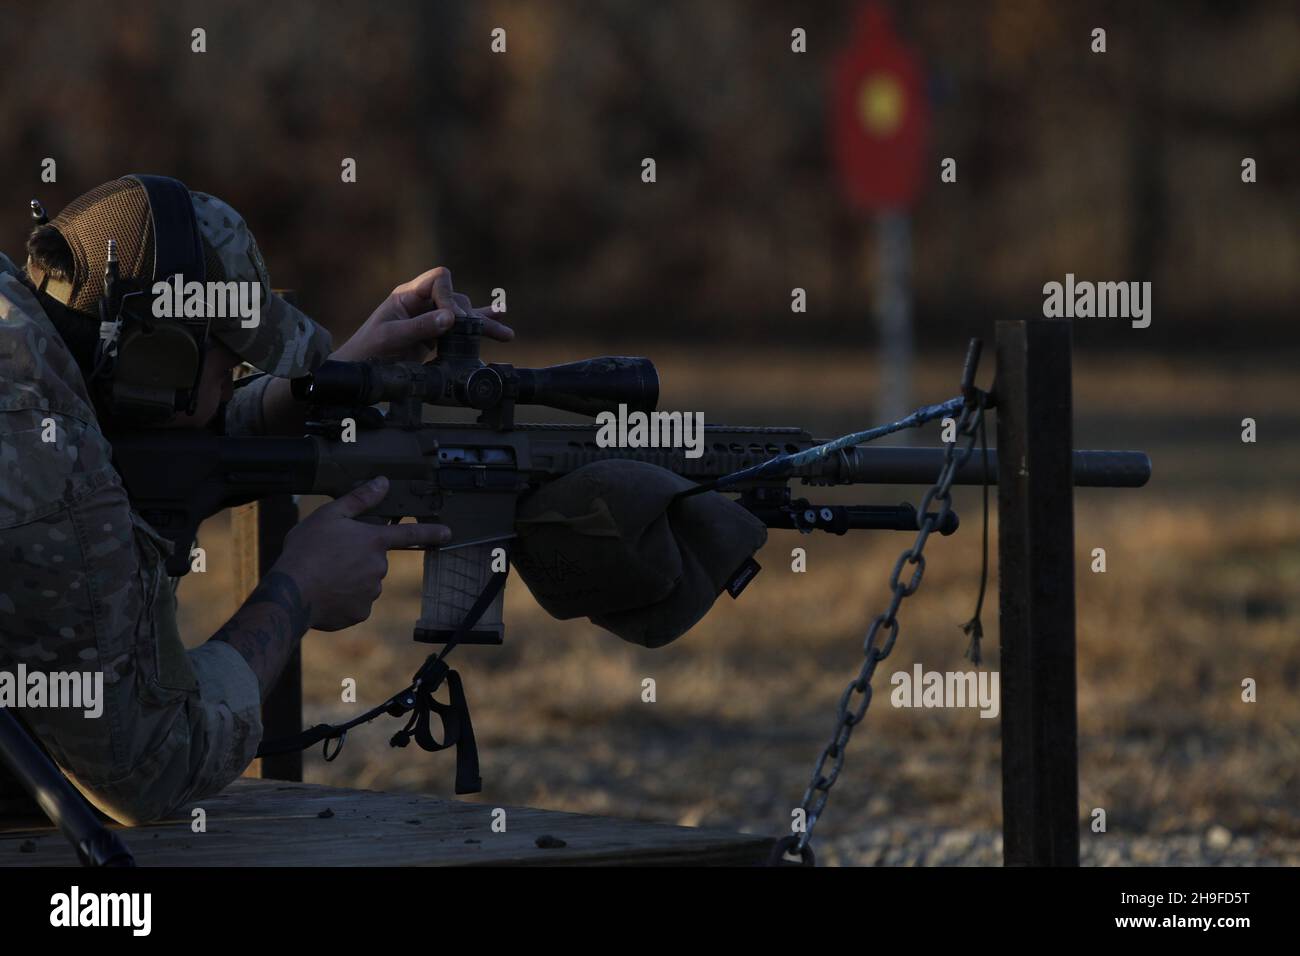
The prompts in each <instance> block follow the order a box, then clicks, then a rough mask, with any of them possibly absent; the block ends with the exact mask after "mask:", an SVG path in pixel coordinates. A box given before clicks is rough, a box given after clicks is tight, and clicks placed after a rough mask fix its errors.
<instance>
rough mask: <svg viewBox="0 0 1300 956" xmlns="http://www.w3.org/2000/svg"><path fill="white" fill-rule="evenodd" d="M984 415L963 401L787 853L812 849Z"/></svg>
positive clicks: (843, 698) (844, 696)
mask: <svg viewBox="0 0 1300 956" xmlns="http://www.w3.org/2000/svg"><path fill="white" fill-rule="evenodd" d="M983 417H984V401H983V396H982V395H981V396H980V397H979V399H978V400H977V401H967V402H966V404H965V405H963V406H962V410H961V416H960V417H959V418H958V420H957V436H956V437H955V438H954V440H953V441H952V442H950V443H949V444H948V447H947V448H946V449H945V450H944V456H943V468H942V469H941V470H940V471H939V477H938V479H937V480H936V481H935V483H934V485H933V487H931V488H930V490H929V491H927V492H926V493H925V497H924V498H922V499H921V506H920V508H918V509H917V511H918V514H920V515H921V520H920V528H919V530H918V532H917V535H916V540H915V541H914V542H913V543H912V546H911V547H909V548H907V549H906V550H905V551H904V552H903V553H902V554H901V555H899V556H898V561H897V562H896V563H895V565H894V570H893V572H892V573H891V574H890V576H889V589H890V590H891V591H892V592H893V599H892V600H891V601H890V603H889V609H888V610H886V611H885V612H884V613H883V614H878V615H877V616H876V617H875V618H874V619H873V620H872V621H871V626H870V627H869V628H868V630H867V636H866V639H865V640H864V641H863V642H862V654H863V661H862V666H861V668H859V670H858V675H857V676H856V677H855V678H854V679H853V680H852V681H850V682H849V685H848V686H847V687H846V688H845V689H844V693H843V694H842V695H841V696H840V703H839V708H838V709H837V711H836V719H835V729H834V731H833V732H832V733H831V739H830V743H828V744H827V745H826V747H825V749H824V750H822V753H821V756H820V757H819V758H818V759H817V764H816V766H814V767H813V772H812V779H811V780H810V782H809V784H808V789H807V790H805V791H804V795H803V800H802V801H801V802H800V807H801V809H802V810H803V812H804V831H803V833H802V834H801V835H800V836H799V838H798V840H797V841H795V842H794V846H793V847H792V848H791V849H790V850H789V851H788V852H789V853H792V854H798V855H799V856H800V857H805V852H807V853H811V851H810V850H808V844H809V841H811V840H812V835H813V829H814V828H815V827H816V826H817V821H818V820H819V819H821V815H822V811H824V810H825V809H826V802H827V801H828V800H829V799H830V795H831V788H832V787H833V786H835V781H836V780H838V779H839V776H840V771H841V770H842V769H843V768H844V757H845V752H846V750H847V748H848V743H849V738H850V737H851V736H852V735H853V728H854V727H856V726H857V725H858V724H860V723H862V721H863V718H864V717H865V716H866V713H867V708H868V707H870V706H871V678H872V676H873V675H874V674H875V672H876V665H877V664H879V663H880V662H881V661H883V660H884V659H885V658H886V657H888V656H889V654H890V652H891V651H892V650H893V649H894V642H895V641H897V640H898V618H897V616H896V615H897V614H898V609H899V607H900V606H901V605H902V603H903V601H904V599H906V598H907V597H909V596H911V595H913V594H915V593H916V591H917V589H918V588H919V587H920V586H921V578H922V576H923V575H924V574H925V556H924V553H923V552H924V550H925V543H926V541H927V540H929V537H930V534H931V532H933V531H934V529H935V528H937V527H939V525H940V524H941V523H942V522H943V521H944V520H945V519H946V518H947V516H948V513H949V512H950V511H952V493H951V491H952V484H953V481H954V480H955V479H956V477H957V469H959V468H960V467H961V466H962V465H964V464H965V463H966V462H967V460H968V459H969V458H970V456H971V454H972V453H973V452H974V450H975V439H976V438H977V437H978V435H979V432H980V424H981V422H982V420H983ZM963 438H964V439H965V442H964V445H963V447H962V449H961V450H960V452H959V451H958V449H957V446H958V445H959V444H963V443H962V439H963ZM936 502H938V504H939V510H938V511H936V512H932V511H931V510H930V508H931V506H932V505H934V504H935V503H936ZM908 564H911V565H914V566H915V568H916V570H915V571H913V572H912V576H911V580H910V581H908V582H907V583H906V584H904V583H902V580H901V576H902V574H903V568H904V566H905V565H908ZM882 629H884V630H887V631H888V637H887V638H886V639H885V643H884V646H883V647H877V642H878V640H879V638H880V632H881V630H882ZM855 697H856V698H857V700H856V701H855V699H854V698H855ZM828 761H829V762H830V764H831V766H830V770H829V772H828V771H827V769H826V764H827V762H828ZM783 842H784V841H783Z"/></svg>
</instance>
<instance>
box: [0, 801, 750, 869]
mask: <svg viewBox="0 0 1300 956" xmlns="http://www.w3.org/2000/svg"><path fill="white" fill-rule="evenodd" d="M192 806H202V807H203V809H204V810H205V811H206V813H207V819H206V823H207V831H206V832H205V833H195V832H193V831H192V830H191V822H192V820H191V814H190V809H191V808H186V809H185V810H183V811H181V812H180V813H178V814H177V816H176V818H175V819H173V820H169V821H166V822H163V823H156V824H151V825H148V826H141V827H132V828H129V829H121V830H120V832H121V834H122V836H123V838H124V839H125V840H126V842H127V845H128V846H129V847H130V848H131V852H132V853H133V854H134V855H135V860H136V863H137V865H139V866H204V867H221V866H311V867H322V866H548V865H563V866H610V865H631V866H664V865H672V866H753V865H757V864H760V863H762V862H764V861H765V860H766V859H767V855H768V853H769V852H770V851H771V848H772V844H773V842H774V841H773V839H772V838H771V837H766V836H751V835H744V834H737V833H730V832H727V831H725V830H710V829H696V828H693V827H678V826H669V825H667V824H662V823H644V822H638V821H634V820H615V819H610V818H608V817H593V816H587V815H585V814H578V813H557V812H555V811H552V810H534V809H530V808H527V807H506V808H504V809H505V811H506V816H505V820H506V831H505V832H504V833H494V832H492V825H491V824H492V812H493V810H494V809H495V808H494V807H493V805H492V804H490V803H464V802H461V801H458V800H444V799H441V798H438V797H428V796H423V795H421V794H415V793H380V792H376V791H373V790H347V789H343V788H338V787H323V786H319V785H316V784H306V783H287V782H284V781H279V780H254V779H243V780H237V781H236V782H235V783H234V784H232V785H231V786H230V787H228V788H226V789H225V790H223V791H222V792H221V793H219V794H217V795H216V796H213V797H209V798H207V799H205V800H202V801H200V802H199V803H197V804H193V805H192ZM543 837H550V838H551V839H550V840H549V841H548V840H541V838H543ZM539 840H541V842H542V844H543V845H542V846H539V845H538V842H539ZM556 841H563V844H564V845H563V846H559V845H555V843H556ZM24 846H26V849H25V850H24V849H23V847H24ZM27 866H77V856H76V853H75V852H74V851H73V849H72V847H71V846H70V845H69V844H68V842H67V840H65V839H64V837H63V835H62V834H61V833H59V831H58V830H57V829H55V828H54V827H53V826H52V825H51V824H50V823H49V821H47V820H46V819H45V818H44V817H41V816H33V817H28V818H27V819H26V820H14V819H8V820H0V867H27Z"/></svg>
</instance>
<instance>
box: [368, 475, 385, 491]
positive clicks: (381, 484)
mask: <svg viewBox="0 0 1300 956" xmlns="http://www.w3.org/2000/svg"><path fill="white" fill-rule="evenodd" d="M369 487H370V490H371V491H383V490H384V489H385V488H387V487H388V479H387V478H385V477H384V476H383V475H380V476H379V477H378V478H371V479H370V486H369Z"/></svg>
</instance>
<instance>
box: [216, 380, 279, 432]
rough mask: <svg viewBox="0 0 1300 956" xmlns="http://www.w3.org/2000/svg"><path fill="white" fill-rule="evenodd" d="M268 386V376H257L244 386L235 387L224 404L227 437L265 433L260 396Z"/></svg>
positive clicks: (269, 382)
mask: <svg viewBox="0 0 1300 956" xmlns="http://www.w3.org/2000/svg"><path fill="white" fill-rule="evenodd" d="M270 384H271V376H270V375H257V376H254V377H252V381H250V382H248V383H247V384H246V385H245V384H241V385H239V386H238V387H236V389H235V394H234V396H233V397H232V398H231V399H230V401H229V402H227V403H226V419H225V423H226V434H227V435H262V434H265V433H266V423H265V419H264V418H263V417H262V396H263V395H264V394H265V393H266V387H267V386H268V385H270Z"/></svg>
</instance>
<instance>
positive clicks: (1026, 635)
mask: <svg viewBox="0 0 1300 956" xmlns="http://www.w3.org/2000/svg"><path fill="white" fill-rule="evenodd" d="M1070 388H1071V384H1070V323H1069V322H1068V321H1056V320H1047V319H1039V320H1033V321H1028V322H1026V321H1014V322H1006V321H1003V322H999V323H998V330H997V385H996V389H997V420H998V421H997V426H998V438H997V444H998V582H999V585H998V590H999V614H1000V619H1001V625H1000V642H1001V662H1000V667H1001V691H1002V703H1001V706H1002V827H1003V853H1004V860H1005V863H1006V865H1008V866H1078V864H1079V808H1078V802H1079V757H1078V730H1077V724H1076V721H1077V716H1076V702H1075V697H1076V685H1075V633H1074V626H1075V604H1074V485H1073V481H1072V467H1071V459H1072V448H1073V429H1072V419H1071V396H1070Z"/></svg>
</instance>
